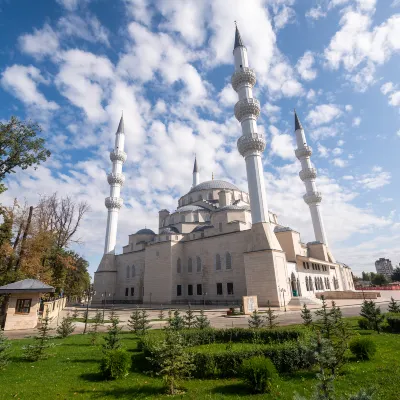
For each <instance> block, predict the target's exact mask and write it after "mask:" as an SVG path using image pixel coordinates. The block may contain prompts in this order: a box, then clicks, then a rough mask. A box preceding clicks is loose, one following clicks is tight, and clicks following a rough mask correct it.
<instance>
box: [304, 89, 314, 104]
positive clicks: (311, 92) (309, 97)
mask: <svg viewBox="0 0 400 400" xmlns="http://www.w3.org/2000/svg"><path fill="white" fill-rule="evenodd" d="M315 97H316V93H315V90H314V89H310V90H309V91H308V92H307V94H306V99H307V100H308V101H313V100H315Z"/></svg>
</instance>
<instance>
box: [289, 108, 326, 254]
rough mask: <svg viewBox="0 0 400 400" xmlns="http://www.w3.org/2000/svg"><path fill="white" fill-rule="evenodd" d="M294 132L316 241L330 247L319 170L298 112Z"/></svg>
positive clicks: (295, 115) (305, 196) (296, 152)
mask: <svg viewBox="0 0 400 400" xmlns="http://www.w3.org/2000/svg"><path fill="white" fill-rule="evenodd" d="M294 131H295V133H296V141H297V149H296V151H295V154H296V157H297V158H298V159H299V160H300V163H301V171H300V173H299V176H300V179H301V180H302V181H303V182H304V186H305V187H306V194H305V195H304V196H303V199H304V201H305V202H306V203H307V204H308V206H309V207H310V213H311V219H312V224H313V227H314V233H315V240H317V241H318V242H321V243H324V244H325V245H326V246H328V240H327V239H326V232H325V228H324V221H323V219H322V215H321V209H320V203H321V201H322V196H321V193H320V192H318V190H317V185H316V183H315V178H316V177H317V170H316V169H315V168H314V167H313V166H312V164H311V160H310V156H311V154H312V150H311V147H310V146H308V145H307V140H306V135H305V134H304V129H303V127H302V125H301V123H300V121H299V118H298V117H297V113H296V111H295V112H294Z"/></svg>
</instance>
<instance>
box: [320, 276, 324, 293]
mask: <svg viewBox="0 0 400 400" xmlns="http://www.w3.org/2000/svg"><path fill="white" fill-rule="evenodd" d="M319 283H320V285H321V290H324V289H325V288H324V282H323V281H322V278H319Z"/></svg>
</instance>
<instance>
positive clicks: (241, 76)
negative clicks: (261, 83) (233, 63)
mask: <svg viewBox="0 0 400 400" xmlns="http://www.w3.org/2000/svg"><path fill="white" fill-rule="evenodd" d="M231 83H232V87H233V90H235V92H237V91H238V89H239V88H240V86H243V85H247V86H250V87H253V86H254V85H255V84H256V74H255V72H254V70H253V69H251V68H248V67H244V68H242V69H241V70H240V71H236V72H235V73H234V74H233V75H232V78H231Z"/></svg>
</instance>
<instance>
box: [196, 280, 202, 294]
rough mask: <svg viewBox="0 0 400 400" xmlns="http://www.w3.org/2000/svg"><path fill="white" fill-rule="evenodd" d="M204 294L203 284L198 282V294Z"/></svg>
mask: <svg viewBox="0 0 400 400" xmlns="http://www.w3.org/2000/svg"><path fill="white" fill-rule="evenodd" d="M202 294H203V285H202V284H201V283H198V284H197V295H198V296H201V295H202Z"/></svg>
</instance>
